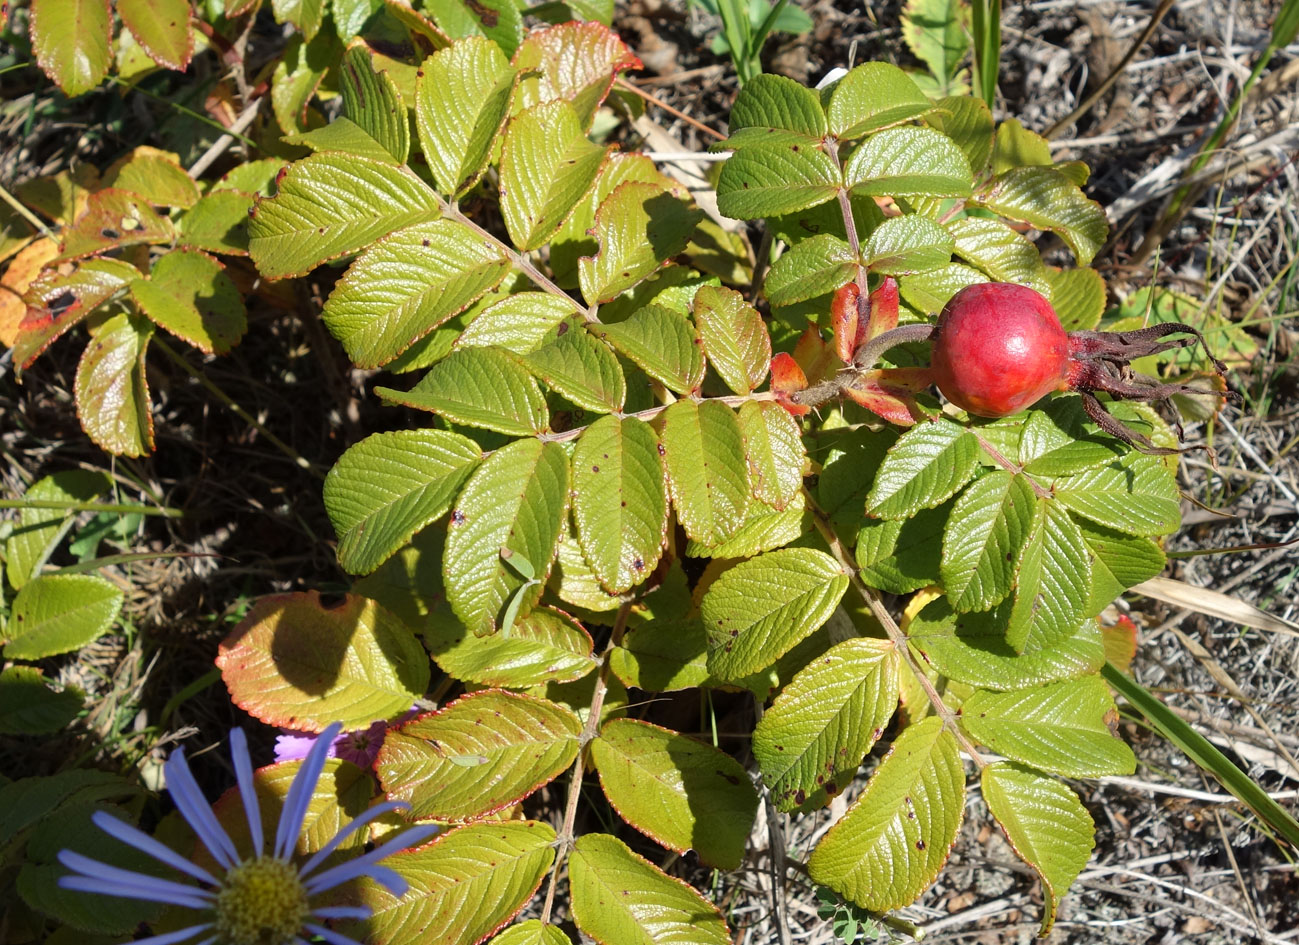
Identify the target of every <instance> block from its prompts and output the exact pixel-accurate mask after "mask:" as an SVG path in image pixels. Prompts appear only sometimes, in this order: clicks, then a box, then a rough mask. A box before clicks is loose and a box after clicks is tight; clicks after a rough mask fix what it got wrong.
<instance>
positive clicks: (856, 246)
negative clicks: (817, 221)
mask: <svg viewBox="0 0 1299 945" xmlns="http://www.w3.org/2000/svg"><path fill="white" fill-rule="evenodd" d="M821 145H822V147H824V148H825V152H826V154H828V155H830V160H832V161H834V169H835V172H836V173H837V174H838V175H839V189H838V191H837V192H836V193H835V196H836V197H837V198H838V200H839V213H840V214H841V215H842V216H843V231H844V233H846V234H847V236H848V248H849V249H851V250H852V255H853V259H854V260H856V262H857V276H856V278H855V280H854V281H855V282H856V283H857V291H858V294H859V296H860V297H861V298H863V299H865V298H866V296H867V295H868V294H869V292H868V290H867V287H866V267H865V266H863V265H862V264H861V238H860V237H859V236H858V235H857V221H856V220H855V219H853V215H852V201H851V200H850V199H849V196H848V189H847V188H846V187H844V185H843V164H842V162H840V160H839V139H838V138H836V137H835V136H834V135H826V136H825V137H824V138H823V139H822V140H821Z"/></svg>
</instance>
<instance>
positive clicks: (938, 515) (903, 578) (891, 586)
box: [856, 504, 952, 594]
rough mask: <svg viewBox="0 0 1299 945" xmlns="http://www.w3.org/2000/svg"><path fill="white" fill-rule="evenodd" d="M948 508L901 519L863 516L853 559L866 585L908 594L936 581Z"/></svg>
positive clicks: (942, 507) (918, 513)
mask: <svg viewBox="0 0 1299 945" xmlns="http://www.w3.org/2000/svg"><path fill="white" fill-rule="evenodd" d="M951 514H952V509H951V506H950V505H946V504H944V505H942V506H939V507H938V508H936V509H923V510H921V511H920V512H917V513H916V514H915V515H913V516H911V518H909V519H906V520H905V521H897V520H892V521H883V520H877V519H876V520H873V519H867V520H866V524H865V525H864V526H862V529H861V531H859V532H858V533H857V549H856V559H857V565H858V567H860V568H861V572H860V576H861V579H862V580H863V581H864V582H865V583H866V584H867V586H869V587H874V588H877V589H878V590H881V591H887V592H889V593H891V594H909V593H911V592H912V591H918V590H920V589H921V588H923V587H928V586H930V585H931V584H935V583H937V582H938V580H939V565H940V561H941V558H942V547H943V530H944V527H946V526H947V525H948V522H949V519H950V516H951Z"/></svg>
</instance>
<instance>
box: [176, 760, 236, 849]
mask: <svg viewBox="0 0 1299 945" xmlns="http://www.w3.org/2000/svg"><path fill="white" fill-rule="evenodd" d="M163 771H164V772H166V775H167V792H168V793H169V794H170V795H171V799H172V800H173V801H175V802H176V806H177V807H178V808H180V812H181V815H182V816H183V817H184V818H185V820H186V821H188V822H189V825H190V826H191V827H193V828H194V832H195V833H196V834H198V838H199V839H200V840H202V841H203V846H205V847H207V848H208V852H209V853H211V854H212V856H213V857H214V858H215V859H216V861H217V862H218V863H220V864H221V865H222V866H224V867H225V868H226V869H231V868H232V867H234V866H235V864H237V863H238V862H239V853H238V852H237V851H236V850H235V845H234V841H232V840H231V839H230V835H229V834H227V833H226V832H225V830H223V829H222V827H221V824H219V823H218V822H217V819H216V815H215V814H213V813H212V808H211V807H209V806H208V802H207V799H206V798H205V797H204V796H203V792H202V791H201V790H199V786H198V784H197V782H195V780H194V775H192V774H190V772H189V765H187V764H186V763H185V749H184V748H177V749H176V750H175V751H173V752H172V753H171V757H169V758H168V759H167V763H166V764H165V765H163Z"/></svg>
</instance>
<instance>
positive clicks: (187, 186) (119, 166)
mask: <svg viewBox="0 0 1299 945" xmlns="http://www.w3.org/2000/svg"><path fill="white" fill-rule="evenodd" d="M145 2H146V3H153V2H156V0H145ZM157 2H163V3H166V2H169V0H157ZM182 2H183V0H182ZM121 7H122V4H121V3H119V4H118V12H119V13H121V12H122V11H121ZM183 15H184V17H185V21H184V22H185V23H186V31H187V32H188V22H189V9H188V7H186V9H185V11H184V14H183ZM182 68H183V67H182ZM103 186H104V187H117V188H119V189H121V190H129V191H131V192H132V193H135V194H139V195H140V196H141V197H145V198H146V199H148V200H149V201H150V202H151V203H153V204H154V205H155V206H162V207H179V208H181V209H184V208H187V207H192V206H194V204H195V202H197V201H198V199H199V189H198V184H196V183H194V181H193V180H192V179H191V178H190V176H189V175H188V174H186V173H185V169H184V168H183V167H181V166H180V161H179V159H178V158H177V157H176V155H175V154H172V153H171V152H168V151H159V150H158V149H156V148H150V147H144V146H142V147H138V148H136V149H134V150H133V151H130V152H128V153H127V154H126V155H125V156H124V157H122V158H119V159H118V160H117V161H115V162H114V163H113V165H112V166H111V167H109V169H108V170H107V171H105V172H104V178H103Z"/></svg>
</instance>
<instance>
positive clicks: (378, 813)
mask: <svg viewBox="0 0 1299 945" xmlns="http://www.w3.org/2000/svg"><path fill="white" fill-rule="evenodd" d="M408 807H410V805H409V804H407V803H406V802H405V801H384V802H383V803H382V804H376V805H375V806H374V807H371V808H369V809H368V810H366V811H364V812H363V813H361V815H360V816H358V817H357V818H356V819H355V820H353V821H352V822H351V823H350V824H348V825H347V826H346V827H344V828H343V829H342V830H340V831H339V832H338V833H336V834H334V838H333V839H332V840H330V841H329V842H328V843H326V844H325V845H324V846H323V847H321V848H320V849H319V850H318V851H317V852H316V854H315V855H314V856H313V857H312V858H311V859H309V860H307V862H306V863H305V864H303V867H302V869H301V870H299V871H298V876H300V877H302V878H304V879H305V878H306V876H307V875H308V874H309V873H310V872H311V871H312V870H314V869H315V868H316V867H317V866H319V865H320V864H321V863H323V862H324V861H325V859H326V858H327V857H328V856H329V855H330V854H331V853H333V852H334V851H335V850H337V849H338V846H339V844H341V843H342V842H343V841H344V840H346V839H347V838H348V837H350V836H351V835H352V834H353V833H355V832H356V831H357V830H360V829H361V828H362V827H364V826H365V825H366V824H368V823H369V822H370V821H372V820H374V819H375V818H376V817H382V816H383V815H384V814H387V813H389V812H391V811H394V810H404V809H406V808H408Z"/></svg>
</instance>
